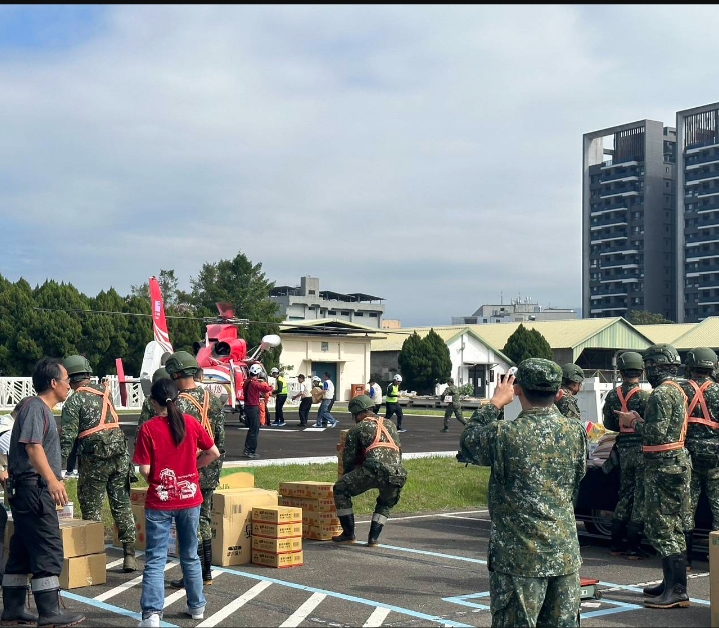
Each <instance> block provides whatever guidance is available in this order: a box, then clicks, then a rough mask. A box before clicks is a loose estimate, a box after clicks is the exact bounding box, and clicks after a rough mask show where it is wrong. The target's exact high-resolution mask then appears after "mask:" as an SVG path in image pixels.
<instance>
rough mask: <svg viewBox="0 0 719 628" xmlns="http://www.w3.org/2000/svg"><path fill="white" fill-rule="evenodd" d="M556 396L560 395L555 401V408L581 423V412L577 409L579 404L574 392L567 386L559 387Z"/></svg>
mask: <svg viewBox="0 0 719 628" xmlns="http://www.w3.org/2000/svg"><path fill="white" fill-rule="evenodd" d="M557 396H558V397H561V399H559V401H557V402H555V405H556V406H557V409H558V410H559V411H560V412H561V413H562V414H563V415H564V416H566V417H569V418H574V419H577V420H578V421H579V422H580V423H582V413H581V412H580V411H579V404H578V403H577V398H576V397H575V396H574V393H573V392H572V391H571V390H569V389H568V388H564V387H562V388H560V389H559V393H557Z"/></svg>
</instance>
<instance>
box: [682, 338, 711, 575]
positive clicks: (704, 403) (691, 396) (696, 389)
mask: <svg viewBox="0 0 719 628" xmlns="http://www.w3.org/2000/svg"><path fill="white" fill-rule="evenodd" d="M684 366H685V369H684V375H685V377H686V378H687V380H686V381H685V383H683V384H682V388H683V390H684V394H686V396H687V403H688V404H689V408H688V410H687V413H688V415H689V418H688V420H687V421H688V425H687V440H686V448H687V451H688V452H689V455H690V456H691V459H692V469H691V472H690V476H691V479H690V483H689V509H688V510H687V511H686V513H685V515H684V541H685V543H686V546H687V566H688V567H691V564H692V552H693V549H694V540H693V538H694V516H695V515H696V511H697V504H698V503H699V495H700V493H701V492H702V490H704V491H705V492H706V495H707V498H708V500H709V507H710V508H711V512H712V530H719V384H717V383H716V382H715V381H714V379H713V377H712V375H713V373H714V369H715V368H716V367H717V354H716V353H714V351H713V350H712V349H709V348H708V347H698V348H696V349H692V350H691V351H690V352H689V353H687V357H686V359H685V361H684Z"/></svg>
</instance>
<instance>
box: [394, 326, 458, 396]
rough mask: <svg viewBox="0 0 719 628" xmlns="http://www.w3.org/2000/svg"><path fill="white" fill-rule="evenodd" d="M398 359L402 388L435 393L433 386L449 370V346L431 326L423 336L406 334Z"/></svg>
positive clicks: (445, 378) (450, 367)
mask: <svg viewBox="0 0 719 628" xmlns="http://www.w3.org/2000/svg"><path fill="white" fill-rule="evenodd" d="M398 361H399V368H400V372H401V373H402V377H403V378H404V381H403V384H404V386H403V387H404V388H407V389H408V390H416V391H417V392H418V393H420V394H425V395H432V394H434V389H435V385H436V384H437V383H442V382H445V381H446V380H447V378H448V377H449V376H450V374H451V372H452V360H451V359H450V356H449V349H448V348H447V345H446V344H445V342H444V340H442V338H440V337H439V335H438V334H437V333H436V332H435V331H434V329H430V331H429V333H428V334H427V335H426V336H425V337H424V338H420V337H419V335H418V334H417V332H414V333H413V334H412V335H411V336H409V337H408V338H407V339H406V340H405V341H404V343H403V344H402V350H401V351H400V354H399V359H398Z"/></svg>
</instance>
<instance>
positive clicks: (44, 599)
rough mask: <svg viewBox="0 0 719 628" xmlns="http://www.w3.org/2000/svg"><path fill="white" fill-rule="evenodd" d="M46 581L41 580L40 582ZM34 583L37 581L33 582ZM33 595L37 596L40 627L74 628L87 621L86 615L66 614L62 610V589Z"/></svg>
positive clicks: (48, 590)
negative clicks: (73, 627)
mask: <svg viewBox="0 0 719 628" xmlns="http://www.w3.org/2000/svg"><path fill="white" fill-rule="evenodd" d="M44 579H45V578H40V580H44ZM33 582H36V581H35V580H33ZM32 594H33V595H34V596H35V606H37V610H38V613H39V617H38V619H37V625H38V627H40V626H53V628H65V626H74V625H75V624H79V623H80V622H82V621H85V615H83V614H82V613H66V612H65V611H64V610H63V609H62V608H60V589H42V590H40V591H37V590H33V592H32Z"/></svg>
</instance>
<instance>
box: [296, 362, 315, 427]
mask: <svg viewBox="0 0 719 628" xmlns="http://www.w3.org/2000/svg"><path fill="white" fill-rule="evenodd" d="M297 384H298V385H299V391H298V392H297V394H296V395H295V396H294V397H292V401H296V400H297V399H299V400H300V409H299V413H300V426H301V427H307V419H309V417H310V407H311V406H312V395H311V394H310V387H309V386H308V385H307V384H306V383H305V376H304V375H302V374H300V375H298V376H297Z"/></svg>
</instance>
